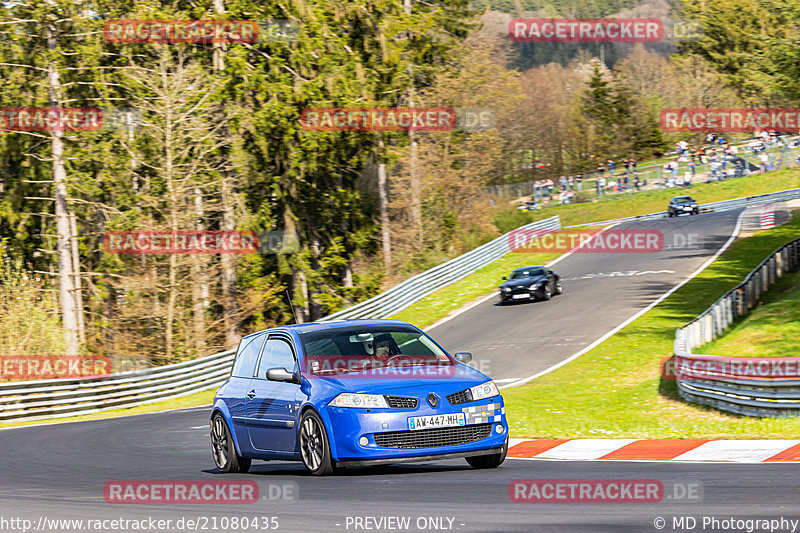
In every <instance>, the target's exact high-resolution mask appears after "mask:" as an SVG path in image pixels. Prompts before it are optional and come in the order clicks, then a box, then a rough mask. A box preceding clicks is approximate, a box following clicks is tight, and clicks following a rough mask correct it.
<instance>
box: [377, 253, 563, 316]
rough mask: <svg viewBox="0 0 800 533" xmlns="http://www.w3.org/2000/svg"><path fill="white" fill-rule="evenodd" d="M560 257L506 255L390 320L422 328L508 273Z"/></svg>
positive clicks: (485, 292) (494, 285) (484, 291)
mask: <svg viewBox="0 0 800 533" xmlns="http://www.w3.org/2000/svg"><path fill="white" fill-rule="evenodd" d="M559 255H561V254H531V253H521V252H520V253H516V252H514V253H509V254H506V255H504V256H503V257H501V258H500V259H498V260H497V261H495V262H493V263H490V264H488V265H486V266H485V267H483V268H481V269H479V270H477V271H476V272H474V273H473V274H470V275H469V276H467V277H466V278H464V279H463V280H460V281H458V282H456V283H454V284H452V285H450V286H448V287H445V288H443V289H439V290H438V291H436V292H434V293H433V294H431V295H429V296H426V297H425V298H423V299H422V300H420V301H419V302H417V303H415V304H414V305H411V306H410V307H407V308H405V309H403V310H402V311H400V312H399V313H397V314H395V315H392V316H391V317H390V318H395V319H397V320H404V321H406V322H410V323H412V324H414V325H415V326H417V327H420V328H424V327H427V326H430V325H431V324H433V323H435V322H437V321H439V320H441V319H442V318H444V317H446V316H447V315H449V314H450V313H452V312H453V311H457V310H458V309H460V308H462V307H464V306H465V305H468V304H470V303H471V302H474V301H475V300H477V299H479V298H482V297H484V296H486V295H488V294H491V293H493V292H497V287H498V286H499V285H500V284H501V283H502V282H503V279H502V278H503V276H507V275H508V274H509V272H511V270H513V269H515V268H519V267H524V266H528V265H544V264H547V263H549V262H550V261H552V260H553V259H555V258H556V257H558V256H559Z"/></svg>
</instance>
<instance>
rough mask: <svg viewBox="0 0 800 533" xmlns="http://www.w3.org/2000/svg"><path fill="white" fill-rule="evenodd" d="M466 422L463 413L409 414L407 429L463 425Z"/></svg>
mask: <svg viewBox="0 0 800 533" xmlns="http://www.w3.org/2000/svg"><path fill="white" fill-rule="evenodd" d="M466 424H467V421H466V419H465V418H464V413H450V414H447V415H431V416H411V417H409V418H408V429H410V430H412V431H414V430H417V429H430V428H446V427H451V426H465V425H466Z"/></svg>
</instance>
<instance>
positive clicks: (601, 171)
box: [597, 162, 606, 176]
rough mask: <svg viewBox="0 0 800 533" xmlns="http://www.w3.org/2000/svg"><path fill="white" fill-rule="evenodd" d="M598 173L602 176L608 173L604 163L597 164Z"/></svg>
mask: <svg viewBox="0 0 800 533" xmlns="http://www.w3.org/2000/svg"><path fill="white" fill-rule="evenodd" d="M597 173H598V174H600V175H601V176H602V175H604V174H605V173H606V167H605V166H604V165H603V163H602V162H601V163H598V164H597Z"/></svg>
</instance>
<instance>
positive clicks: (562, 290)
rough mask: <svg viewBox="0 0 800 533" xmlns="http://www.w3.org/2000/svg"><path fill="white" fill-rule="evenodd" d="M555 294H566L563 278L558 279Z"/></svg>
mask: <svg viewBox="0 0 800 533" xmlns="http://www.w3.org/2000/svg"><path fill="white" fill-rule="evenodd" d="M554 294H556V295H559V294H564V288H563V287H562V286H561V280H559V281H556V292H555V293H554Z"/></svg>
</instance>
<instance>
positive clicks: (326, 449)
mask: <svg viewBox="0 0 800 533" xmlns="http://www.w3.org/2000/svg"><path fill="white" fill-rule="evenodd" d="M297 442H298V444H299V446H300V457H301V458H302V459H303V464H304V465H305V467H306V470H308V472H309V473H310V474H311V475H313V476H327V475H330V474H332V473H333V472H334V470H335V469H336V468H335V466H334V464H333V460H332V459H331V447H330V443H329V442H328V434H327V433H325V424H323V423H322V419H321V418H320V417H319V415H318V414H317V413H316V412H314V411H312V410H310V409H309V410H308V411H306V412H305V413H303V416H302V418H300V427H299V428H298V429H297Z"/></svg>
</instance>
